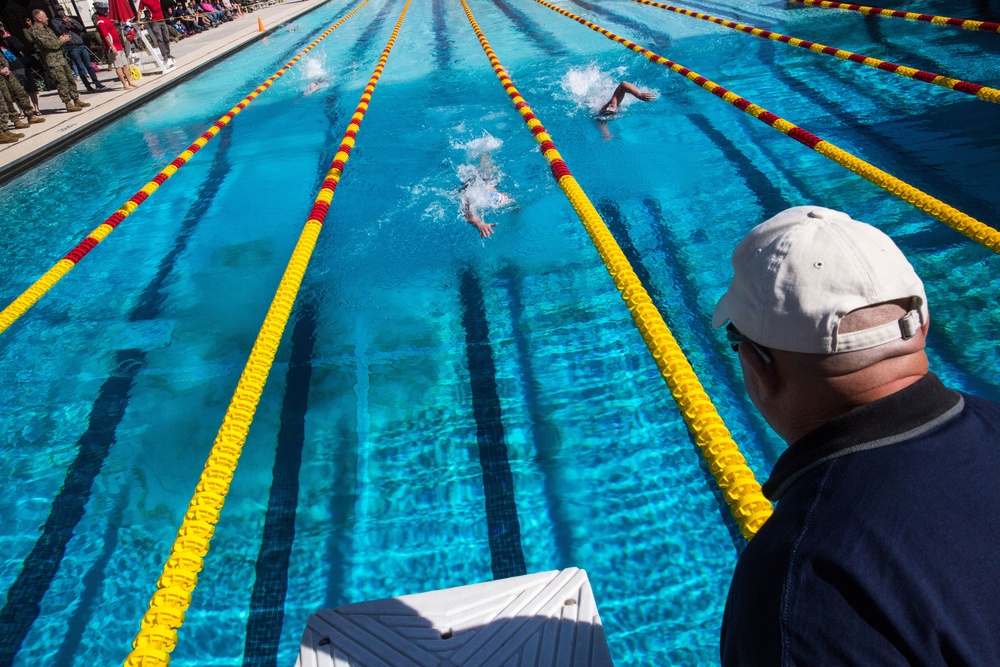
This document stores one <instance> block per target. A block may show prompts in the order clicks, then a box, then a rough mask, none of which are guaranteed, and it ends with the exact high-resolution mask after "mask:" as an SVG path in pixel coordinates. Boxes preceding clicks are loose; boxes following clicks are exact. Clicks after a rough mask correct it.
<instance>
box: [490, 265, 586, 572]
mask: <svg viewBox="0 0 1000 667" xmlns="http://www.w3.org/2000/svg"><path fill="white" fill-rule="evenodd" d="M501 279H502V280H503V283H504V285H505V286H506V287H507V293H508V294H509V295H510V303H509V304H508V305H509V307H510V319H511V329H513V331H514V344H515V346H516V347H517V367H518V370H519V371H520V375H521V378H522V380H523V385H524V400H525V403H526V404H527V408H528V416H529V418H530V419H531V436H532V440H533V442H534V443H535V463H536V464H537V465H538V468H539V470H541V471H542V485H543V488H544V489H545V504H546V506H547V508H548V512H549V520H550V521H551V522H552V533H553V536H554V538H555V543H556V552H557V554H556V560H557V563H556V565H557V567H559V568H566V567H571V566H575V565H576V564H577V563H578V561H577V560H576V540H575V539H574V538H573V527H572V520H571V519H570V517H569V514H568V512H567V510H566V506H565V504H564V502H563V493H564V492H565V489H566V488H567V483H566V481H565V476H564V474H563V467H562V465H561V463H560V461H559V459H558V456H559V452H560V450H561V449H562V438H561V437H560V435H559V428H558V427H557V426H556V425H555V424H553V423H552V420H551V419H549V415H550V414H551V410H550V409H549V408H546V407H545V406H544V405H542V401H541V399H540V397H539V394H540V393H541V383H540V382H539V381H538V378H537V376H536V375H535V369H534V367H533V365H532V363H531V349H530V347H529V345H528V335H527V332H526V331H525V322H524V299H523V294H522V287H523V285H524V275H523V274H521V272H520V271H519V270H518V269H517V267H516V266H514V265H513V264H508V265H507V266H505V267H504V269H503V271H502V272H501Z"/></svg>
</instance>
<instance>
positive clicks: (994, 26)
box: [788, 0, 1000, 32]
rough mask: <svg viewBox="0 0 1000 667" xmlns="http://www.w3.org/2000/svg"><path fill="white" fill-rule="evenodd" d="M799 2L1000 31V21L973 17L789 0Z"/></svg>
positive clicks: (818, 0)
mask: <svg viewBox="0 0 1000 667" xmlns="http://www.w3.org/2000/svg"><path fill="white" fill-rule="evenodd" d="M788 1H789V2H798V3H800V4H803V5H811V6H813V7H822V8H823V9H845V10H848V11H852V12H861V13H862V14H866V15H868V16H886V17H889V18H896V19H906V20H908V21H922V22H924V23H933V24H934V25H950V26H954V27H956V28H961V29H963V30H982V31H984V32H1000V23H996V22H994V21H973V20H972V19H956V18H949V17H947V16H934V15H933V14H918V13H916V12H904V11H900V10H898V9H882V8H881V7H868V6H867V5H855V4H851V3H847V2H829V1H828V0H788Z"/></svg>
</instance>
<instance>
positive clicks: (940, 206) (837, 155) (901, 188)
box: [535, 0, 1000, 253]
mask: <svg viewBox="0 0 1000 667" xmlns="http://www.w3.org/2000/svg"><path fill="white" fill-rule="evenodd" d="M535 2H537V3H539V4H541V5H544V6H546V7H548V8H549V9H551V10H552V11H554V12H557V13H559V14H562V15H563V16H566V17H568V18H571V19H573V20H574V21H576V22H577V23H581V24H583V25H585V26H587V27H588V28H590V29H591V30H594V31H596V32H599V33H601V34H602V35H604V36H605V37H607V38H608V39H610V40H613V41H616V42H618V43H620V44H621V45H622V46H624V47H626V48H628V49H631V50H632V51H635V52H636V53H640V54H642V55H643V56H645V58H646V59H647V60H649V61H651V62H654V63H657V64H659V65H666V66H667V67H669V68H670V69H671V70H673V71H674V72H677V73H678V74H680V75H682V76H684V77H685V78H686V79H688V80H690V81H692V82H694V83H695V84H697V85H698V86H700V87H701V88H704V89H705V90H707V91H709V92H710V93H712V94H713V95H715V96H716V97H719V98H721V99H722V100H724V101H725V102H727V103H729V104H731V105H733V106H734V107H736V108H737V109H740V110H741V111H744V112H746V113H748V114H750V115H751V116H753V117H754V118H756V119H757V120H759V121H761V122H762V123H765V124H767V125H770V126H771V127H773V128H774V129H776V130H778V131H779V132H781V133H782V134H786V135H788V136H789V137H791V138H793V139H795V140H796V141H798V142H799V143H801V144H803V145H804V146H808V147H809V148H811V149H813V150H814V151H816V152H817V153H819V154H820V155H822V156H823V157H826V158H829V159H830V160H833V161H834V162H836V163H837V164H839V165H841V166H842V167H845V168H847V169H850V170H851V171H853V172H854V173H855V174H857V175H858V176H861V177H862V178H864V179H865V180H867V181H869V182H871V183H874V184H875V185H877V186H879V187H880V188H882V189H883V190H885V191H886V192H889V193H891V194H893V195H895V196H896V197H899V198H900V199H902V200H903V201H905V202H907V203H908V204H910V205H912V206H914V207H915V208H918V209H920V210H921V211H924V212H925V213H928V214H930V215H931V216H933V217H935V218H937V219H938V220H940V221H941V222H943V223H945V224H946V225H948V226H949V227H951V228H952V229H955V230H956V231H958V232H961V233H962V234H965V235H966V236H968V237H969V238H970V239H972V240H973V241H975V242H976V243H980V244H982V245H984V246H986V247H987V248H989V249H990V250H992V251H993V252H996V253H1000V232H998V231H997V230H996V229H993V228H992V227H990V226H989V225H987V224H985V223H983V222H980V221H979V220H977V219H975V218H973V217H972V216H970V215H967V214H965V213H963V212H962V211H959V210H958V209H956V208H954V207H952V206H949V205H948V204H946V203H944V202H943V201H941V200H939V199H936V198H934V197H932V196H930V195H929V194H927V193H926V192H923V191H922V190H918V189H917V188H915V187H913V186H912V185H910V184H909V183H906V182H905V181H902V180H900V179H898V178H896V177H895V176H893V175H892V174H889V173H887V172H885V171H882V170H881V169H879V168H878V167H876V166H874V165H872V164H869V163H868V162H865V161H864V160H862V159H861V158H858V157H856V156H854V155H852V154H850V153H848V152H847V151H845V150H843V149H841V148H838V147H837V146H835V145H833V144H831V143H830V142H828V141H825V140H823V139H820V138H819V137H817V136H816V135H814V134H812V133H810V132H807V131H806V130H804V129H802V128H801V127H799V126H798V125H795V124H793V123H791V122H789V121H787V120H785V119H784V118H781V117H780V116H776V115H774V114H773V113H771V112H770V111H768V110H767V109H764V108H763V107H759V106H757V105H756V104H754V103H753V102H751V101H750V100H747V99H745V98H742V97H740V96H739V95H737V94H736V93H734V92H732V91H730V90H727V89H726V88H723V87H722V86H720V85H719V84H717V83H715V82H714V81H710V80H709V79H706V78H705V77H703V76H701V75H700V74H698V73H697V72H694V71H692V70H689V69H688V68H687V67H684V66H683V65H680V64H678V63H675V62H674V61H672V60H670V59H668V58H664V57H663V56H661V55H659V54H656V53H654V52H652V51H650V50H649V49H647V48H645V47H642V46H639V45H638V44H636V43H635V42H631V41H629V40H627V39H625V38H624V37H620V36H619V35H616V34H615V33H613V32H611V31H610V30H605V29H604V28H602V27H601V26H599V25H597V24H596V23H591V22H590V21H588V20H587V19H585V18H582V17H580V16H577V15H576V14H573V13H572V12H568V11H566V10H565V9H562V8H561V7H557V6H555V5H553V4H552V3H550V2H546V0H535Z"/></svg>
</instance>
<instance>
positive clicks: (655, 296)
mask: <svg viewBox="0 0 1000 667" xmlns="http://www.w3.org/2000/svg"><path fill="white" fill-rule="evenodd" d="M597 209H598V211H599V212H600V214H601V217H602V218H604V221H605V222H606V223H607V225H608V229H609V230H611V234H612V235H613V236H614V237H615V240H616V241H618V245H619V246H620V247H621V249H622V252H623V253H625V257H626V259H628V261H629V264H631V265H632V269H633V270H634V271H635V274H636V276H637V277H638V278H639V282H641V283H642V286H643V287H645V288H646V291H647V292H648V293H649V297H650V299H652V301H653V305H655V306H656V308H657V310H659V311H660V313H661V314H663V315H664V318H663V319H664V320H665V321H666V322H667V323H668V326H670V319H671V318H670V309H669V308H666V307H665V299H664V298H663V294H662V293H661V292H660V290H659V288H658V287H656V285H654V284H653V282H652V278H651V277H650V273H649V270H648V269H647V268H646V266H645V264H644V263H643V261H642V257H641V255H640V254H639V251H638V250H637V249H636V247H635V244H634V243H633V241H632V236H631V234H630V233H629V230H628V225H627V223H626V222H625V220H624V218H623V217H622V214H621V211H620V210H619V208H618V205H617V204H615V203H614V202H612V201H610V200H607V199H603V200H600V201H599V202H598V204H597ZM668 256H670V257H674V255H670V254H668ZM668 264H669V262H668ZM677 282H678V285H686V282H687V281H677ZM689 291H690V290H689ZM689 303H694V301H690V302H689ZM675 328H676V325H674V326H671V329H675ZM678 342H680V341H678ZM689 345H690V342H689V344H688V345H684V344H682V345H681V349H682V351H683V352H684V353H685V354H687V349H685V348H686V347H688V346H689ZM691 444H692V447H694V448H695V449H696V450H697V449H698V448H697V446H695V445H694V443H693V442H692V443H691ZM697 455H698V466H699V468H700V469H701V471H702V474H703V475H705V476H706V484H707V486H708V488H709V489H710V490H711V491H712V495H713V496H715V500H716V507H717V509H718V510H719V515H720V516H721V518H722V523H723V524H724V525H725V526H726V529H727V530H728V531H729V536H730V538H731V539H732V541H733V546H734V547H735V548H736V550H737V552H739V551H740V550H741V549H742V546H743V544H745V541H744V540H743V536H742V534H741V533H740V528H739V526H738V525H736V520H735V519H733V515H732V513H731V512H730V511H729V505H727V504H726V501H725V499H724V498H723V497H722V491H721V490H720V489H719V485H718V484H717V483H716V481H715V477H713V476H712V474H711V473H710V472H709V470H708V464H707V463H706V462H705V457H703V456H702V455H701V452H700V450H699V451H698V452H697Z"/></svg>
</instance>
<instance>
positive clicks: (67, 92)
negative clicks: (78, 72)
mask: <svg viewBox="0 0 1000 667" xmlns="http://www.w3.org/2000/svg"><path fill="white" fill-rule="evenodd" d="M45 66H46V67H48V68H49V76H51V77H52V82H53V83H55V84H56V90H57V91H59V99H60V100H62V101H63V102H72V101H75V100H78V99H80V93H78V92H77V91H76V83H75V82H74V81H73V70H71V69H70V67H69V63H68V62H66V56H64V55H63V54H62V53H46V54H45Z"/></svg>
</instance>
